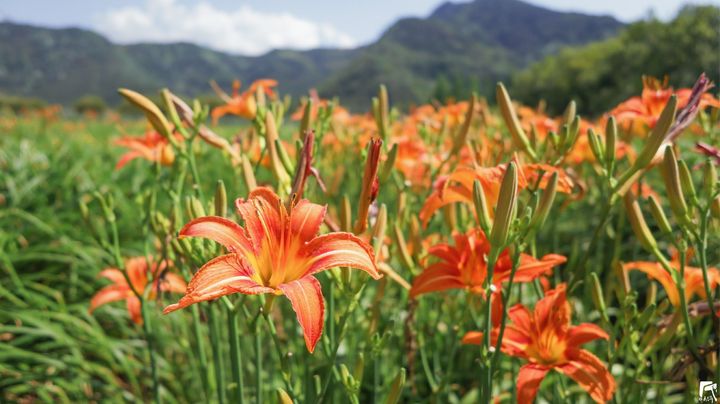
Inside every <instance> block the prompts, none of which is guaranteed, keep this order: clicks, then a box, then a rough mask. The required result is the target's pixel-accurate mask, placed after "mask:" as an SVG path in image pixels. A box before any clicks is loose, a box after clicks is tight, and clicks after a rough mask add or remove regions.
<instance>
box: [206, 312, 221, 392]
mask: <svg viewBox="0 0 720 404" xmlns="http://www.w3.org/2000/svg"><path fill="white" fill-rule="evenodd" d="M207 314H208V323H209V325H210V347H211V348H212V354H213V365H214V368H215V384H216V386H215V388H216V390H217V395H218V397H217V398H218V402H219V403H220V404H223V403H224V402H225V372H224V370H223V360H222V353H221V352H220V340H219V339H218V337H219V335H218V332H219V329H218V322H217V321H218V320H217V318H216V317H215V314H216V313H215V307H214V306H213V305H212V304H211V305H209V307H208V311H207Z"/></svg>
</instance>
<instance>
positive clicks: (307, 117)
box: [300, 97, 313, 140]
mask: <svg viewBox="0 0 720 404" xmlns="http://www.w3.org/2000/svg"><path fill="white" fill-rule="evenodd" d="M312 108H313V99H312V97H308V99H307V101H306V102H305V108H304V109H303V115H302V119H301V120H300V137H301V138H302V139H303V140H305V136H306V135H307V131H308V130H309V129H310V121H311V120H312Z"/></svg>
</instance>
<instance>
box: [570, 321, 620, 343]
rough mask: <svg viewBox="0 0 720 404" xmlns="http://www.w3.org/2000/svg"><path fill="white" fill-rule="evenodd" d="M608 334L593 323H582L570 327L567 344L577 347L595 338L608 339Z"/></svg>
mask: <svg viewBox="0 0 720 404" xmlns="http://www.w3.org/2000/svg"><path fill="white" fill-rule="evenodd" d="M608 338H610V336H608V334H607V333H606V332H605V330H603V329H602V328H600V327H599V326H597V325H596V324H593V323H582V324H579V325H577V326H574V327H570V330H568V333H567V339H568V346H571V347H579V346H580V345H582V344H584V343H586V342H590V341H593V340H596V339H608Z"/></svg>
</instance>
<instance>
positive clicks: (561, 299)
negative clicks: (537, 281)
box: [534, 284, 570, 333]
mask: <svg viewBox="0 0 720 404" xmlns="http://www.w3.org/2000/svg"><path fill="white" fill-rule="evenodd" d="M565 288H566V286H565V284H560V285H558V287H556V288H555V289H553V290H551V291H549V292H548V293H547V294H546V295H545V297H544V298H542V299H540V300H539V301H538V302H537V303H536V304H535V313H534V320H535V325H536V326H537V328H538V329H539V330H543V329H547V328H555V329H556V330H558V331H559V332H561V333H564V332H565V331H566V330H567V329H568V328H569V327H570V303H568V302H567V299H566V298H565Z"/></svg>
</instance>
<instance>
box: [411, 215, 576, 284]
mask: <svg viewBox="0 0 720 404" xmlns="http://www.w3.org/2000/svg"><path fill="white" fill-rule="evenodd" d="M454 239H455V245H454V246H451V245H449V244H445V243H441V244H437V245H435V246H433V247H430V249H429V251H428V253H429V254H430V255H432V256H435V257H437V258H438V259H439V260H438V262H436V263H434V264H432V265H430V266H428V267H426V268H425V270H424V271H423V272H422V273H421V274H420V275H418V276H417V277H416V278H415V280H414V281H413V285H412V289H410V297H412V298H414V297H417V296H419V295H421V294H424V293H429V292H437V291H441V290H448V289H467V290H468V291H470V292H472V293H483V285H484V283H485V277H486V276H487V262H486V259H487V255H488V254H489V253H490V242H489V241H488V239H487V237H486V236H485V234H484V233H483V232H482V231H481V230H477V229H471V230H469V231H468V232H467V233H466V234H462V233H458V234H455V235H454ZM565 261H566V258H565V257H563V256H562V255H557V254H548V255H546V256H544V257H542V258H541V259H536V258H533V257H532V256H530V255H527V254H522V255H521V256H520V266H519V267H518V269H517V270H516V272H515V278H514V279H513V281H514V282H530V281H532V280H534V279H535V278H538V277H540V276H543V275H547V274H549V273H550V272H552V269H553V267H555V266H557V265H560V264H562V263H564V262H565ZM511 270H512V260H511V258H510V253H509V252H508V250H507V249H506V250H505V251H503V252H502V254H500V257H499V258H498V260H497V263H496V264H495V270H494V272H493V284H495V285H497V286H499V285H501V284H502V283H503V282H505V281H508V280H509V279H510V272H511Z"/></svg>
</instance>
